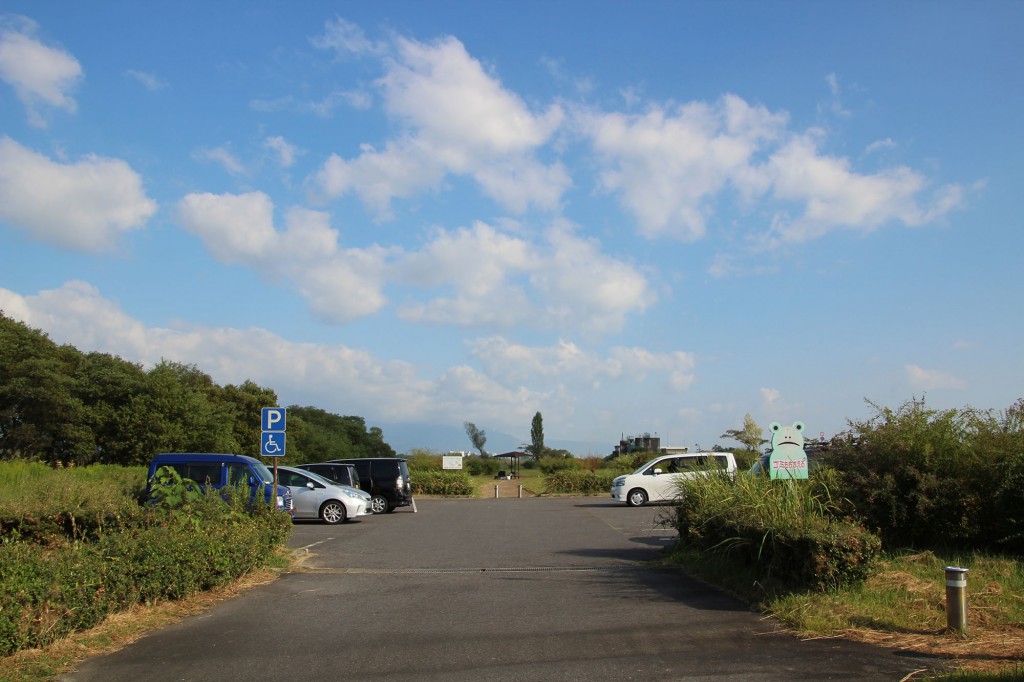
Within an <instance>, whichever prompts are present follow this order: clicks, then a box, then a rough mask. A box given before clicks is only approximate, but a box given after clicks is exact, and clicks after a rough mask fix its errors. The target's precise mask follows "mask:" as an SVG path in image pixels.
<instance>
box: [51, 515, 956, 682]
mask: <svg viewBox="0 0 1024 682" xmlns="http://www.w3.org/2000/svg"><path fill="white" fill-rule="evenodd" d="M665 510H666V508H664V507H643V508H638V509H635V508H629V507H625V506H623V505H618V504H614V503H612V502H611V501H610V500H606V499H604V498H568V497H564V498H561V497H558V498H528V499H472V500H445V499H425V500H417V511H416V512H415V513H414V512H413V511H412V510H411V509H409V508H404V509H400V510H398V511H396V512H394V513H392V514H384V515H381V516H374V517H368V518H366V519H363V520H360V521H357V522H353V523H348V524H344V525H341V526H325V525H322V524H319V523H312V522H311V523H298V524H296V525H295V527H294V530H293V534H292V538H291V540H290V543H289V545H290V547H291V548H292V549H294V550H295V551H296V552H297V553H299V554H300V555H301V556H302V557H303V561H302V562H301V564H300V568H299V569H298V570H296V571H295V572H291V573H287V574H285V575H283V576H282V577H281V578H280V579H278V580H277V581H275V582H273V583H271V584H269V585H266V586H263V587H260V588H257V589H254V590H251V591H249V592H247V593H245V594H243V595H241V596H239V597H237V598H235V599H232V600H229V601H227V602H224V603H223V604H220V605H218V606H217V607H216V608H214V609H213V610H212V611H210V612H209V613H207V614H204V615H201V616H196V617H193V618H189V619H188V620H186V621H184V622H183V623H181V624H179V625H176V626H173V627H171V628H167V629H165V630H162V631H159V632H155V633H152V634H150V635H149V636H147V637H145V638H143V639H142V640H140V641H138V642H136V643H135V644H133V645H131V646H129V647H127V648H125V649H124V650H122V651H120V652H117V653H114V654H111V655H108V656H103V657H98V658H95V659H91V660H89V661H87V662H85V663H84V664H82V665H81V666H80V669H79V672H78V673H76V674H74V675H70V676H67V677H66V678H65V679H74V680H104V681H110V680H115V681H116V680H126V681H127V680H132V681H133V682H134V681H135V680H138V679H146V680H214V679H217V680H226V679H237V680H242V679H269V678H279V677H280V678H294V677H296V676H298V677H301V678H304V679H315V680H326V679H340V678H342V677H344V678H353V679H368V680H480V679H482V678H486V679H488V680H537V681H540V680H600V679H622V680H641V679H642V680H900V679H901V678H903V677H904V676H905V675H907V674H908V673H910V672H912V671H914V670H920V669H922V668H931V667H938V666H939V665H940V661H937V660H935V659H931V658H927V657H921V656H918V655H912V654H902V653H899V652H893V651H887V650H883V649H879V648H875V647H870V646H866V645H861V644H856V643H852V642H846V641H842V640H831V639H829V640H812V641H800V640H799V639H797V638H795V637H793V636H791V635H789V634H786V633H784V632H782V631H781V630H780V628H779V627H778V626H777V624H775V623H774V622H772V621H771V620H770V619H764V618H763V617H761V616H760V615H759V614H757V613H753V612H751V611H750V610H749V609H748V608H747V607H746V605H745V604H743V603H741V602H739V601H738V600H735V599H733V598H731V597H729V596H728V595H725V594H723V593H721V592H719V591H717V590H715V589H712V588H710V587H708V586H707V585H705V584H703V583H701V582H699V581H696V580H693V579H691V578H689V577H687V576H685V575H684V574H682V573H681V572H679V571H678V570H675V569H671V568H663V567H659V566H657V565H656V563H655V562H656V560H657V558H658V557H659V555H660V550H661V548H662V547H664V546H665V545H666V544H667V543H669V542H671V539H672V536H673V531H671V529H667V528H664V527H661V526H660V525H659V523H658V518H659V515H661V514H663V513H664V512H665Z"/></svg>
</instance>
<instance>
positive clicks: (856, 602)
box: [805, 552, 1024, 672]
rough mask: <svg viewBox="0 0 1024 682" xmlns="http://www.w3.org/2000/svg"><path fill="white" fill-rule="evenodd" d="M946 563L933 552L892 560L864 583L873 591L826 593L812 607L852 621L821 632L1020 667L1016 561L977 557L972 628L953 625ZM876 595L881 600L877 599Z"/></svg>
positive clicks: (979, 663) (1023, 642) (1021, 599)
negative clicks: (949, 623) (950, 623)
mask: <svg viewBox="0 0 1024 682" xmlns="http://www.w3.org/2000/svg"><path fill="white" fill-rule="evenodd" d="M944 563H945V562H944V561H942V560H941V559H939V558H938V557H936V556H935V555H934V554H933V553H932V552H921V553H918V554H913V555H907V556H903V557H899V558H897V559H893V560H890V561H886V562H883V564H882V565H881V567H880V570H879V571H877V572H876V573H874V574H873V575H872V576H871V577H870V578H869V579H868V581H867V583H866V584H865V585H864V586H863V588H862V589H861V590H860V594H861V595H868V596H866V597H864V598H860V596H857V595H853V596H851V595H850V594H845V595H844V594H837V595H829V596H827V597H826V596H822V598H821V599H822V603H821V604H819V605H818V606H816V607H808V608H818V609H823V610H828V611H830V612H831V614H830V617H831V618H832V621H833V622H836V623H843V624H844V626H842V627H838V628H835V629H834V630H833V631H831V632H827V633H824V634H822V635H821V636H825V637H837V638H842V639H850V640H855V641H859V642H866V643H869V644H875V645H878V646H884V647H888V648H892V649H898V650H902V651H913V652H917V653H922V654H928V655H932V656H939V657H942V658H948V659H950V660H951V661H953V662H954V663H955V667H956V668H958V669H961V670H970V671H979V672H995V671H998V670H1005V669H1007V668H1013V667H1014V666H1020V665H1021V664H1022V662H1024V622H1022V618H1021V613H1022V607H1024V596H1022V595H1021V594H1020V593H1019V591H1018V590H1017V588H1016V586H1017V585H1018V584H1019V583H1016V582H1014V580H1015V578H1014V574H1015V573H1018V572H1019V569H1018V568H1017V567H1016V562H1013V561H1009V560H1005V559H994V558H991V557H975V558H974V559H973V562H971V563H973V567H972V569H971V573H970V575H971V576H972V578H973V579H969V580H968V607H967V632H966V634H965V635H960V634H959V633H950V632H947V614H946V588H945V581H944V580H943V579H942V575H943V573H942V565H943V564H944ZM870 600H877V603H876V605H873V604H872V603H871V601H870ZM877 604H880V605H877ZM805 636H807V635H806V631H805ZM811 638H814V637H813V636H812V637H811Z"/></svg>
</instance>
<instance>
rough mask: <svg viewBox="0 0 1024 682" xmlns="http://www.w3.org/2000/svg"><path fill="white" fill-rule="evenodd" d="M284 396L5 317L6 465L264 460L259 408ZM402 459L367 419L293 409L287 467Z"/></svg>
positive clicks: (1, 326) (1, 327) (1, 442)
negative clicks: (57, 338)
mask: <svg viewBox="0 0 1024 682" xmlns="http://www.w3.org/2000/svg"><path fill="white" fill-rule="evenodd" d="M277 404H278V403H277V393H276V392H275V391H274V390H273V389H272V388H267V387H263V386H260V385H258V384H256V383H255V382H253V381H250V380H246V381H244V382H242V383H241V384H239V385H237V386H236V385H233V384H228V385H225V386H221V385H218V384H217V383H216V382H214V381H213V379H212V378H211V377H210V376H209V375H208V374H206V373H205V372H203V371H202V370H201V369H199V368H198V367H197V366H195V365H190V364H183V363H179V362H171V361H168V360H162V361H161V362H160V363H159V364H157V365H156V366H154V367H152V368H150V369H144V368H143V366H142V365H140V364H137V363H133V362H128V361H126V360H123V359H122V358H119V357H117V356H114V355H110V354H107V353H97V352H89V353H83V352H82V351H79V350H78V349H76V348H75V347H73V346H70V345H58V344H56V343H54V342H53V341H52V340H51V339H50V338H49V337H48V335H47V334H46V333H45V332H43V331H41V330H37V329H32V328H30V327H28V326H27V325H25V324H23V323H21V322H18V321H16V320H13V319H11V318H9V317H7V316H6V315H4V314H3V312H2V311H0V460H10V459H26V460H36V461H41V462H45V463H48V464H55V463H57V462H60V463H62V464H65V465H76V466H84V465H88V464H119V465H124V466H132V465H140V464H145V463H147V462H148V461H149V460H150V458H152V456H153V455H154V454H156V453H158V452H231V453H237V454H244V455H251V456H258V455H259V451H260V409H261V408H263V407H268V406H276V405H277ZM370 456H395V451H394V450H393V449H392V448H391V446H389V445H388V444H387V443H386V442H385V441H384V434H383V432H382V431H381V429H379V428H377V427H372V428H370V429H367V428H366V422H365V420H364V419H363V418H362V417H357V416H342V415H337V414H332V413H329V412H327V411H325V410H323V409H320V408H317V407H311V406H306V407H302V406H298V405H292V406H289V407H288V441H287V461H288V463H292V464H294V463H302V462H309V461H323V460H326V459H335V458H341V457H370Z"/></svg>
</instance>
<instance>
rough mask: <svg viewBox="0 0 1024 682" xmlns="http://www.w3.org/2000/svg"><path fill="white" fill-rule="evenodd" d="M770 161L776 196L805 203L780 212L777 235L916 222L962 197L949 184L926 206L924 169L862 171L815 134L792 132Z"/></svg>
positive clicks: (799, 236) (789, 237)
mask: <svg viewBox="0 0 1024 682" xmlns="http://www.w3.org/2000/svg"><path fill="white" fill-rule="evenodd" d="M770 167H771V174H772V178H773V193H774V195H775V197H776V198H778V199H781V200H786V201H796V202H799V203H800V204H802V205H803V206H804V207H805V208H804V213H803V215H800V216H798V217H797V218H795V219H790V218H788V217H787V216H785V215H783V214H779V215H777V216H776V220H775V223H774V225H773V227H772V235H773V236H774V237H775V238H777V239H779V240H781V241H789V242H799V241H805V240H807V239H811V238H815V237H820V236H822V235H824V234H826V233H827V232H829V231H831V230H833V229H836V228H854V229H860V230H866V231H870V230H874V229H876V228H878V227H881V226H882V225H885V224H888V223H893V222H898V223H903V224H904V225H907V226H908V227H917V226H920V225H925V224H927V223H930V222H933V221H934V220H937V219H938V218H940V217H942V216H943V215H945V214H946V213H948V212H949V211H951V210H953V209H954V208H956V207H957V206H959V205H960V204H961V202H962V190H961V188H960V187H959V186H957V185H947V186H944V187H941V188H939V189H938V190H937V191H936V193H935V196H934V199H933V201H932V202H931V206H922V205H921V204H920V203H919V197H920V196H921V194H922V193H923V191H924V190H925V188H926V186H927V180H926V179H925V178H924V177H923V176H922V175H920V174H919V173H917V172H915V171H913V170H911V169H910V168H906V167H897V168H891V169H888V170H884V171H881V172H878V173H874V174H871V175H864V174H860V173H857V172H855V171H853V170H851V168H850V162H849V160H848V159H845V158H837V157H830V156H823V155H821V154H820V153H819V152H818V149H817V145H816V143H815V141H814V139H813V137H812V136H810V135H801V136H795V137H793V138H792V139H791V140H790V141H789V142H788V143H787V144H785V145H784V146H783V147H782V148H781V149H780V150H778V152H776V153H775V154H773V156H772V159H771V162H770Z"/></svg>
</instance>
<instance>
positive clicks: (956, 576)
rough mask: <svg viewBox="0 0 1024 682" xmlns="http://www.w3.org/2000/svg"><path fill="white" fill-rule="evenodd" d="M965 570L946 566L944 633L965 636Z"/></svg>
mask: <svg viewBox="0 0 1024 682" xmlns="http://www.w3.org/2000/svg"><path fill="white" fill-rule="evenodd" d="M968 570H970V569H967V568H958V567H956V566H946V631H947V632H958V633H960V634H961V635H964V636H966V635H967V571H968Z"/></svg>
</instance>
